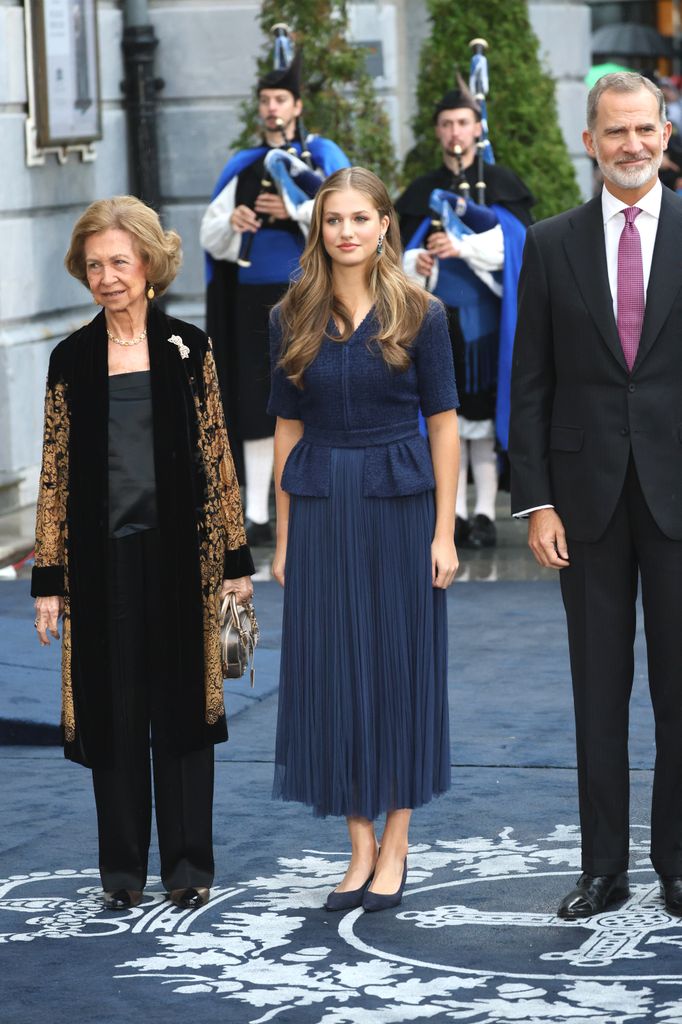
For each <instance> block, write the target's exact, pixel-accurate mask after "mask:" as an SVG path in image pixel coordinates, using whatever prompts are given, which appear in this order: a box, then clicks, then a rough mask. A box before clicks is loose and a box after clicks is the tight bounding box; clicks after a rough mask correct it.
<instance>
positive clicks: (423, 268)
mask: <svg viewBox="0 0 682 1024" xmlns="http://www.w3.org/2000/svg"><path fill="white" fill-rule="evenodd" d="M433 264H434V258H433V256H432V255H431V253H428V252H424V251H422V252H420V253H419V255H418V256H417V260H416V262H415V265H414V266H415V270H416V271H417V273H418V274H421V276H422V277H431V271H432V270H433Z"/></svg>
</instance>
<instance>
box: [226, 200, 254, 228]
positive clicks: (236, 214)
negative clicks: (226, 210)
mask: <svg viewBox="0 0 682 1024" xmlns="http://www.w3.org/2000/svg"><path fill="white" fill-rule="evenodd" d="M260 223H261V222H260V220H259V219H258V217H257V216H256V214H255V213H254V212H253V210H251V209H250V208H249V207H248V206H244V205H242V206H235V208H234V210H233V211H232V216H231V217H230V224H231V225H232V227H233V228H234V230H235V231H258V228H259V227H260Z"/></svg>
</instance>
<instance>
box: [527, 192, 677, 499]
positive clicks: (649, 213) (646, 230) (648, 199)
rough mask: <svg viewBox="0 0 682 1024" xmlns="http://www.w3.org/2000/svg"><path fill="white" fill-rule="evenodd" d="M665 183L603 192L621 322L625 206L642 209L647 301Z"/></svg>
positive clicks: (638, 219) (614, 297)
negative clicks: (627, 197) (625, 197)
mask: <svg viewBox="0 0 682 1024" xmlns="http://www.w3.org/2000/svg"><path fill="white" fill-rule="evenodd" d="M662 195H663V186H662V185H661V182H660V180H659V178H658V177H657V178H656V181H655V183H654V185H653V187H652V188H651V189H649V191H648V192H647V193H646V195H644V196H642V197H641V199H638V200H637V202H636V203H623V202H622V201H621V200H620V199H616V197H615V196H614V195H611V193H610V192H609V190H608V189H607V188H606V186H605V187H604V188H603V189H602V193H601V209H602V220H603V222H604V244H605V246H606V269H607V271H608V275H609V288H610V289H611V298H612V301H613V316H614V319H615V320H616V322H618V243H619V242H620V236H621V233H622V231H623V227H624V226H625V217H624V215H623V210H624V209H625V208H626V207H627V206H638V207H639V209H640V210H641V211H642V212H641V213H640V214H639V215H638V216H637V217H636V218H635V227H636V228H637V230H638V231H639V237H640V239H641V245H642V275H643V277H644V301H645V302H646V293H647V288H648V287H649V275H650V274H651V260H652V258H653V255H654V245H655V243H656V232H657V231H658V220H659V217H660V215H661V197H662ZM541 508H554V505H536V506H535V507H534V508H526V509H524V510H523V512H515V513H514V518H515V519H525V518H526V516H529V515H530V513H531V512H537V511H538V509H541Z"/></svg>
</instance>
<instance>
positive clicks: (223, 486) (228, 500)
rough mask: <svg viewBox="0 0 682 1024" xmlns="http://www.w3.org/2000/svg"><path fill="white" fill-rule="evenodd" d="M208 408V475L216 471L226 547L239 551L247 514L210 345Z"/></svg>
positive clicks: (206, 371) (206, 387)
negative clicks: (243, 504) (244, 509)
mask: <svg viewBox="0 0 682 1024" xmlns="http://www.w3.org/2000/svg"><path fill="white" fill-rule="evenodd" d="M204 394H205V396H206V397H205V410H204V415H203V417H202V418H201V429H202V432H203V434H204V444H203V446H202V447H204V451H205V452H208V453H210V456H211V462H212V465H207V467H206V471H207V474H208V475H212V474H217V481H216V482H217V486H218V500H219V504H220V514H221V518H222V523H223V528H224V531H225V540H226V549H227V551H236V550H237V549H238V548H241V547H243V546H244V545H245V544H246V533H245V531H244V516H243V512H242V502H241V496H240V493H239V481H238V480H237V474H236V472H235V468H234V461H233V459H232V452H231V450H230V442H229V441H228V438H227V429H226V427H225V416H224V414H223V404H222V400H221V397H220V388H219V386H218V377H217V374H216V368H215V361H214V359H213V351H212V348H211V347H210V346H209V348H208V350H207V352H206V356H205V358H204Z"/></svg>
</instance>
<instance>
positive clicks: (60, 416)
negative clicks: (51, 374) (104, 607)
mask: <svg viewBox="0 0 682 1024" xmlns="http://www.w3.org/2000/svg"><path fill="white" fill-rule="evenodd" d="M68 461H69V414H68V406H67V401H66V387H65V385H64V384H63V383H62V382H58V383H57V384H55V385H53V386H52V385H50V384H49V383H48V386H47V392H46V395H45V429H44V433H43V458H42V467H41V471H40V486H39V491H38V507H37V511H36V548H35V565H36V568H37V569H48V568H49V569H51V570H53V572H52V574H51V575H52V577H53V578H54V579H56V578H57V574H59V576H60V577H62V576H63V570H64V564H65V552H64V545H65V538H66V502H67V496H68V492H67V488H68V469H69V465H68ZM56 593H62V590H57V591H56Z"/></svg>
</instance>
